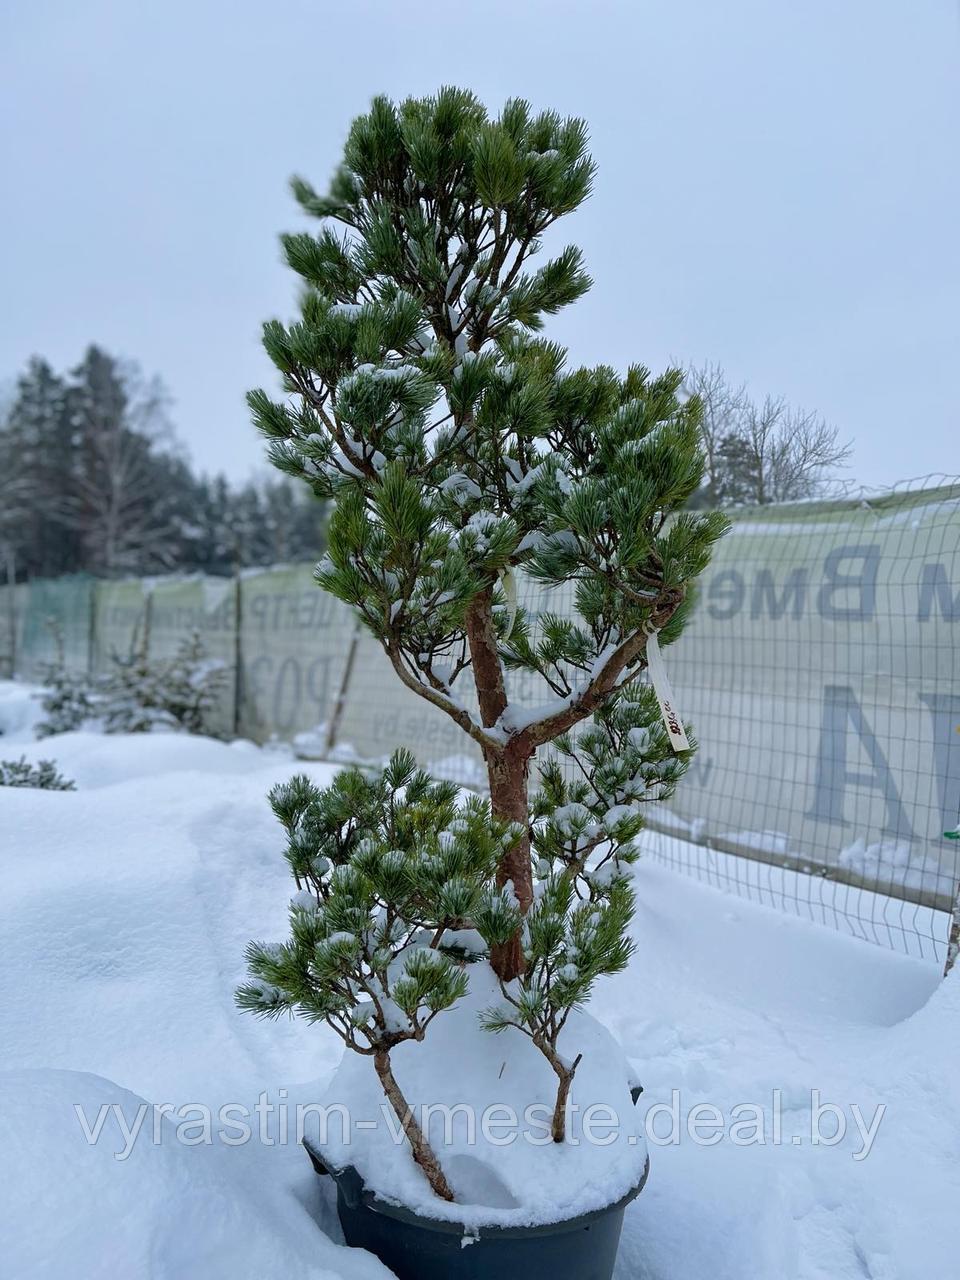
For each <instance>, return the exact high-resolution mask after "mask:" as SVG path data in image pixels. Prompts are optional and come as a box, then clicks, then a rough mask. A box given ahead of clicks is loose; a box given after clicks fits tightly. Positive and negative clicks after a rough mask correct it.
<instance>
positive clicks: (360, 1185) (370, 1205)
mask: <svg viewBox="0 0 960 1280" xmlns="http://www.w3.org/2000/svg"><path fill="white" fill-rule="evenodd" d="M304 1146H306V1148H307V1152H308V1154H309V1156H310V1159H311V1162H312V1164H313V1167H314V1169H315V1170H316V1171H317V1172H318V1173H320V1174H327V1173H329V1174H330V1175H331V1177H332V1178H333V1179H334V1181H335V1183H336V1187H337V1216H338V1217H339V1219H340V1225H341V1227H342V1228H343V1236H344V1239H345V1241H346V1242H347V1244H348V1245H351V1246H352V1247H354V1248H359V1249H368V1250H369V1251H370V1252H371V1253H373V1254H375V1255H376V1256H377V1257H378V1258H379V1259H380V1261H381V1262H382V1263H384V1265H385V1266H387V1267H389V1268H390V1270H391V1271H392V1272H393V1273H394V1275H395V1276H396V1277H397V1280H494V1278H496V1280H500V1277H503V1276H514V1275H522V1276H523V1277H524V1280H556V1278H557V1277H558V1276H563V1277H564V1280H609V1278H610V1276H612V1274H613V1268H614V1264H615V1263H616V1259H617V1248H618V1246H619V1244H620V1231H621V1228H622V1226H623V1211H624V1209H625V1208H626V1206H627V1205H628V1204H629V1203H630V1201H631V1200H634V1199H636V1197H637V1196H638V1195H639V1194H640V1192H641V1191H642V1190H643V1188H644V1185H645V1183H646V1181H647V1174H648V1172H649V1168H650V1162H649V1159H648V1160H647V1162H646V1164H645V1165H644V1170H643V1173H642V1175H641V1177H640V1181H639V1182H638V1183H637V1185H636V1186H635V1187H633V1188H631V1189H630V1190H629V1191H628V1192H627V1193H626V1194H625V1195H623V1196H621V1198H620V1199H619V1200H618V1201H616V1202H615V1203H614V1204H611V1205H608V1206H607V1207H606V1208H605V1209H594V1210H592V1211H591V1212H589V1213H582V1214H579V1215H578V1216H577V1217H575V1218H565V1219H563V1220H562V1221H560V1222H550V1223H545V1224H542V1225H540V1226H528V1227H498V1226H487V1227H473V1228H468V1227H467V1226H466V1225H465V1224H462V1223H457V1222H444V1221H442V1220H440V1219H437V1218H428V1217H425V1216H423V1215H421V1214H417V1213H413V1212H412V1211H411V1210H409V1209H405V1208H404V1207H403V1206H402V1205H396V1204H391V1203H389V1202H388V1201H384V1200H381V1199H379V1198H378V1197H377V1196H376V1194H375V1193H373V1192H371V1191H370V1190H369V1189H368V1188H367V1187H366V1186H365V1185H364V1181H363V1179H362V1178H361V1177H360V1175H359V1174H358V1173H357V1171H356V1169H354V1168H353V1167H352V1166H351V1165H348V1166H347V1167H346V1168H345V1169H339V1170H333V1169H327V1168H326V1167H325V1165H324V1164H323V1161H322V1157H321V1156H320V1154H319V1152H318V1151H317V1149H316V1148H315V1147H313V1146H312V1144H311V1143H310V1142H309V1141H308V1140H305V1142H304Z"/></svg>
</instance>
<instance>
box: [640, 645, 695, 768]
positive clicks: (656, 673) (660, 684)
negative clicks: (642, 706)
mask: <svg viewBox="0 0 960 1280" xmlns="http://www.w3.org/2000/svg"><path fill="white" fill-rule="evenodd" d="M647 670H648V671H649V672H650V683H651V684H652V685H653V691H654V693H655V694H656V695H657V701H658V702H659V703H660V714H661V715H662V716H663V723H664V724H665V725H666V726H667V733H668V734H669V735H670V745H671V746H672V747H673V749H674V751H689V750H690V743H689V742H688V741H687V735H686V734H685V733H684V731H683V721H682V720H681V719H680V713H679V711H677V709H676V707H675V706H674V702H673V690H672V689H671V688H670V681H669V679H668V678H667V668H666V667H665V666H664V662H663V654H662V653H661V652H660V642H659V641H658V640H657V633H656V632H655V631H653V632H651V634H650V635H649V636H648V637H647Z"/></svg>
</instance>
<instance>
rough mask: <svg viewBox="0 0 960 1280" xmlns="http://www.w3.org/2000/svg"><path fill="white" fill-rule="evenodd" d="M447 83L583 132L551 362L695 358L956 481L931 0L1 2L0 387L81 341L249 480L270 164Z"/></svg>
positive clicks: (958, 208) (273, 254) (954, 149)
mask: <svg viewBox="0 0 960 1280" xmlns="http://www.w3.org/2000/svg"><path fill="white" fill-rule="evenodd" d="M447 82H453V83H459V84H462V85H464V86H467V87H470V88H472V89H474V90H475V91H476V92H477V93H479V94H480V95H481V96H482V97H483V98H484V100H485V101H486V102H487V104H488V106H489V107H491V108H492V109H497V108H499V106H500V105H501V104H502V102H503V100H504V99H505V98H507V97H509V96H517V95H519V96H523V97H527V98H530V99H531V100H532V101H533V103H534V105H535V106H537V107H554V108H557V109H558V110H560V111H562V112H564V113H569V114H577V115H582V116H584V117H586V119H587V121H588V122H589V125H590V130H591V135H592V139H593V150H594V155H595V157H596V159H597V161H598V163H599V175H598V179H597V183H596V189H595V194H594V195H593V197H592V198H591V200H590V201H589V202H588V204H587V205H586V206H585V207H584V208H583V209H582V210H581V211H580V212H578V213H577V214H576V215H574V216H573V217H571V218H567V219H566V220H565V221H564V223H561V224H560V228H559V229H558V235H559V236H560V237H561V239H570V240H576V241H577V242H579V243H580V244H581V245H582V246H583V248H584V250H585V253H586V259H587V265H588V267H589V269H590V271H591V273H592V275H593V276H594V279H595V285H594V288H593V290H592V292H591V293H590V294H588V295H587V297H586V298H585V299H584V300H583V301H581V302H580V303H578V304H577V305H576V306H575V307H573V308H572V309H570V310H568V311H567V312H565V313H564V314H563V315H561V316H560V317H558V318H557V320H556V321H554V322H553V325H552V328H551V329H549V330H548V332H549V333H550V335H551V336H553V337H556V338H558V339H559V340H561V341H564V342H566V343H567V344H568V345H569V346H570V348H571V354H572V358H573V359H574V360H575V361H576V362H577V363H583V362H599V361H604V362H607V363H612V364H614V365H615V366H618V367H621V368H622V367H624V366H625V365H626V364H628V363H630V362H632V361H642V362H643V363H645V364H648V365H651V366H652V367H653V368H655V369H656V368H658V367H660V366H662V365H664V364H666V363H668V362H670V361H678V362H687V361H696V362H701V361H705V360H711V361H719V362H720V363H721V364H722V365H723V366H724V367H725V369H726V370H727V372H728V374H729V376H730V378H731V379H732V380H734V381H745V382H747V383H748V385H749V386H750V388H751V389H752V390H753V391H755V392H756V393H757V394H758V395H762V394H764V393H766V392H772V393H776V394H782V395H784V396H786V397H788V398H789V399H791V400H793V401H794V402H796V403H798V404H800V405H802V406H804V407H807V408H811V409H816V410H819V411H820V412H822V413H823V414H824V415H825V416H826V417H827V418H828V419H829V420H830V421H831V422H833V423H835V424H836V425H837V426H838V427H839V428H840V431H841V433H842V434H843V435H844V436H845V437H849V438H851V439H852V440H853V441H854V444H855V452H854V460H853V467H852V468H851V470H850V472H849V473H848V474H849V475H850V476H851V478H854V479H856V480H857V481H859V482H863V483H866V484H871V485H879V484H885V483H890V482H894V481H897V480H902V479H905V478H908V477H912V476H918V475H921V474H925V473H928V472H946V473H956V472H960V447H958V435H960V432H958V413H957V405H958V392H957V384H958V373H960V369H958V354H960V318H958V317H960V250H958V234H957V230H958V212H960V178H958V160H960V148H958V141H960V131H958V125H960V109H958V107H960V20H958V4H957V0H636V2H635V3H627V2H626V0H623V2H620V3H614V2H612V0H608V2H604V0H594V2H593V3H586V2H583V0H581V2H578V3H573V2H571V0H566V2H565V0H549V2H546V0H513V2H512V3H502V2H501V0H483V2H482V3H476V2H471V0H460V2H459V3H450V2H449V0H447V2H445V3H444V2H441V0H419V2H418V3H417V4H409V3H389V2H388V0H341V2H340V3H337V4H328V3H325V2H322V0H313V2H312V3H311V2H309V0H271V3H263V2H262V0H219V2H218V0H191V3H184V0H162V2H160V0H157V2H153V0H138V2H137V3H130V0H83V2H82V3H81V2H78V0H69V2H67V0H0V181H2V184H3V196H2V200H0V220H2V236H0V380H6V379H8V378H10V377H12V376H13V375H14V374H15V373H16V372H17V370H18V369H19V368H20V367H21V366H22V365H23V363H24V362H25V361H26V359H27V358H28V357H29V356H30V355H31V354H32V353H35V352H38V353H42V354H43V355H45V356H47V357H48V358H49V359H50V360H51V361H52V362H53V363H54V364H55V365H56V366H58V367H64V366H68V365H70V364H73V363H75V362H76V361H77V360H78V359H79V357H80V355H81V353H82V350H83V348H84V346H85V345H86V344H87V343H88V342H90V341H96V342H98V343H100V344H102V345H103V346H105V347H106V348H108V349H109V350H111V351H115V352H117V353H120V354H122V355H124V356H128V357H132V358H135V359H136V360H138V361H139V362H140V364H141V365H142V366H143V367H144V369H145V371H147V372H148V373H153V372H156V373H159V374H161V375H162V377H163V378H164V380H165V381H166V383H167V385H168V386H169V388H170V390H171V392H172V394H173V397H174V401H175V407H174V417H175V421H176V426H177V429H178V432H179V434H180V436H181V438H182V439H183V440H184V442H185V443H186V445H187V446H188V449H189V452H190V454H191V455H192V458H193V460H194V462H195V463H196V464H197V465H198V466H199V467H201V468H202V469H204V470H209V471H213V470H225V471H226V472H228V474H230V475H231V476H233V477H235V478H237V479H246V478H247V477H248V476H249V475H251V474H252V473H253V472H254V471H255V469H257V468H258V467H260V466H261V465H262V464H261V462H260V459H261V457H262V448H261V445H260V443H259V441H258V440H257V438H256V435H255V433H254V431H253V429H252V427H251V426H250V425H249V421H248V418H247V413H246V408H245V406H244V403H243V394H244V392H245V390H246V389H247V388H249V387H252V386H256V385H259V384H266V385H268V386H271V387H273V386H275V380H274V378H273V373H272V370H271V367H270V366H269V365H268V363H267V361H266V359H265V357H264V356H263V355H262V354H261V351H260V348H259V329H260V325H261V323H262V321H263V320H264V319H266V318H268V317H270V316H275V315H278V316H281V317H289V316H290V314H291V312H292V305H293V299H294V296H295V285H294V282H293V277H292V275H291V273H289V272H287V271H286V270H285V269H284V268H282V267H281V265H280V263H279V252H278V245H277V235H278V233H279V232H280V231H281V230H289V229H294V228H297V227H299V226H301V225H304V224H303V222H302V220H301V218H300V216H299V215H298V213H297V212H296V211H295V206H294V204H293V201H292V199H291V197H290V196H289V194H288V189H287V179H288V177H289V175H290V174H291V173H293V172H295V171H299V172H302V173H303V174H304V175H306V176H307V177H309V178H310V179H311V180H312V181H313V182H314V183H315V184H317V185H319V186H323V185H324V184H325V182H326V179H327V177H328V176H329V173H330V172H331V170H332V168H333V166H334V164H335V162H336V161H337V159H338V155H339V151H340V147H341V145H342V141H343V138H344V135H345V132H346V130H347V127H348V125H349V123H350V120H351V119H352V118H353V116H355V115H356V114H357V113H358V112H360V111H362V110H363V109H364V108H365V106H366V105H367V103H368V101H369V99H370V98H371V96H372V95H373V94H375V93H378V92H386V93H388V94H390V95H392V96H394V97H399V96H406V95H408V94H422V93H427V92H431V91H432V90H434V89H436V88H437V87H438V86H439V85H440V84H442V83H447Z"/></svg>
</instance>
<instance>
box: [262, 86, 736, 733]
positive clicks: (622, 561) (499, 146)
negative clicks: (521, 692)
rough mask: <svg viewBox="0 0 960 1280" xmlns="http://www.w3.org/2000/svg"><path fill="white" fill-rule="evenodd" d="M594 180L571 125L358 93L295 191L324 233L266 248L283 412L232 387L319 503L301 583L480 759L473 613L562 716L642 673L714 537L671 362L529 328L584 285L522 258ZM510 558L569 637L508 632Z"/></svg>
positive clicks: (578, 268) (525, 112) (573, 269)
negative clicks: (329, 173)
mask: <svg viewBox="0 0 960 1280" xmlns="http://www.w3.org/2000/svg"><path fill="white" fill-rule="evenodd" d="M592 181H593V164H592V161H591V160H590V157H589V155H588V153H587V136H586V128H585V126H584V124H583V122H582V121H579V120H563V119H561V118H560V117H559V116H558V115H556V114H555V113H553V112H541V113H539V114H537V113H534V112H533V111H532V109H531V108H530V106H529V105H528V104H527V103H525V102H522V101H519V100H514V101H511V102H509V103H508V104H507V105H506V107H505V108H504V110H503V112H502V113H501V114H500V116H499V117H497V118H495V119H492V118H490V117H489V116H488V114H487V112H486V110H485V109H484V107H483V106H482V105H481V104H480V103H479V102H478V100H477V99H476V98H475V97H474V96H473V95H472V94H470V93H467V92H464V91H462V90H458V89H443V90H441V91H440V93H438V94H437V95H436V96H435V97H432V98H423V99H410V100H408V101H406V102H404V103H402V104H400V105H399V106H395V105H394V104H392V103H391V102H389V101H387V100H386V99H376V100H375V102H374V104H373V106H372V107H371V110H370V112H369V113H368V114H367V115H365V116H362V117H360V118H359V119H358V120H356V121H355V122H354V125H353V127H352V129H351V132H350V136H349V138H348V141H347V144H346V148H345V152H344V160H343V164H342V165H341V167H340V168H339V169H338V171H337V174H336V175H335V178H334V180H333V183H332V185H331V188H330V192H329V194H328V195H327V196H320V195H318V194H317V193H316V192H315V191H314V190H313V188H312V187H310V186H309V184H308V183H306V182H305V181H303V180H302V179H297V180H296V181H295V182H294V193H295V195H296V197H297V199H298V201H299V203H300V204H301V207H302V208H304V209H305V210H306V211H307V212H308V213H311V214H314V215H316V216H317V217H319V218H321V219H322V220H323V223H324V225H323V227H322V229H321V231H320V232H319V234H317V235H311V234H310V233H307V232H301V233H297V234H293V235H287V236H284V237H283V247H284V252H285V255H286V259H287V262H288V264H289V265H290V266H291V267H292V268H293V270H294V271H295V272H296V273H297V274H298V275H299V276H300V277H301V280H302V283H303V288H302V295H301V296H302V301H301V315H300V318H299V319H298V320H297V321H296V322H295V323H293V324H291V325H284V324H281V323H280V322H279V321H271V322H270V323H269V324H267V325H266V327H265V329H264V344H265V346H266V349H267V351H268V353H269V355H270V356H271V358H272V359H273V361H274V363H275V364H276V365H277V367H278V368H279V370H280V371H281V373H282V375H283V380H284V385H285V389H286V391H287V392H288V393H289V397H290V398H289V399H287V400H285V401H275V400H272V399H271V398H270V397H269V396H268V395H267V394H266V393H265V392H263V391H256V392H253V393H252V394H251V396H250V397H249V399H250V406H251V409H252V411H253V415H254V419H255V421H256V423H257V426H258V427H259V429H260V430H261V432H262V433H263V434H264V435H265V436H266V437H267V439H268V440H269V441H270V452H271V458H272V460H273V462H274V463H275V465H276V466H277V467H279V468H280V469H281V470H282V471H284V472H286V473H287V474H289V475H291V476H295V477H298V478H300V479H301V480H303V481H304V482H305V483H306V484H308V485H309V486H310V487H311V488H312V489H313V491H314V492H315V493H316V494H318V495H319V496H321V497H324V498H332V499H333V500H334V504H335V505H334V511H333V515H332V517H331V522H330V528H329V551H328V556H327V558H326V559H325V560H324V561H323V562H322V564H321V566H320V568H319V569H318V574H317V576H318V581H319V582H320V584H321V586H323V587H324V588H325V589H326V590H328V591H331V592H332V593H333V594H334V595H336V596H337V597H338V598H340V599H342V600H344V601H346V602H347V603H349V604H350V605H352V606H353V607H354V608H355V609H356V610H357V611H358V613H359V615H360V617H361V619H362V620H363V622H364V624H365V625H366V626H367V627H368V628H369V629H370V630H371V631H372V632H373V633H374V635H376V636H377V638H378V639H379V640H380V641H381V643H382V644H383V645H384V647H385V649H386V651H387V653H388V655H389V656H390V658H391V660H392V662H393V664H394V666H395V668H396V670H397V672H398V674H399V675H400V677H401V678H402V679H403V680H404V681H405V683H407V684H408V685H409V687H411V688H413V689H414V691H415V692H417V693H419V694H421V696H423V697H425V698H427V699H428V700H429V701H431V702H433V703H434V704H435V705H438V706H440V707H442V708H443V709H444V710H446V711H448V713H449V714H451V715H453V716H454V718H455V719H457V720H458V722H459V723H460V724H461V725H462V726H463V727H464V728H465V729H466V730H467V732H469V733H471V735H472V736H473V737H474V738H475V739H476V740H477V741H478V742H480V743H481V745H483V746H484V747H487V746H494V747H496V746H500V745H502V742H503V734H507V735H509V734H510V732H511V727H510V722H509V720H506V721H503V722H502V723H501V724H499V725H498V726H496V728H497V730H498V732H496V733H491V732H488V730H489V729H491V728H493V727H494V726H489V725H482V724H479V723H478V722H477V721H476V719H475V718H473V717H472V716H468V715H467V714H466V713H465V712H463V711H462V705H463V700H462V699H460V698H459V697H458V696H457V695H456V694H455V693H454V689H453V686H454V685H455V684H456V682H457V681H458V680H459V679H460V678H461V676H462V673H463V672H464V671H465V670H467V668H468V667H469V666H470V657H469V652H468V644H467V613H468V610H469V609H470V607H471V605H473V604H475V603H476V602H477V601H478V600H480V601H486V602H487V603H489V604H490V605H491V606H500V607H498V608H495V609H494V619H495V623H494V625H495V627H496V629H497V631H498V633H499V641H500V651H501V652H500V658H501V661H502V663H503V664H504V666H505V667H506V668H508V669H509V668H512V669H521V670H526V671H529V672H534V673H537V674H539V675H540V676H541V677H542V679H543V681H544V683H545V685H546V687H547V689H548V690H551V691H553V693H554V694H555V695H556V696H557V697H558V699H564V700H567V701H568V702H569V704H570V705H569V706H568V707H567V708H566V709H565V712H566V714H565V717H564V719H565V720H569V719H570V717H571V716H573V717H574V720H573V721H572V722H571V723H573V722H575V720H576V719H582V718H584V717H586V716H588V715H589V714H591V713H592V711H593V710H594V709H595V705H596V704H597V702H598V701H603V700H605V698H606V697H607V696H610V695H611V694H612V692H613V691H614V690H615V687H616V686H617V685H618V684H620V683H621V682H622V680H623V679H624V678H629V677H630V676H633V675H636V674H639V672H640V670H641V669H642V667H643V649H644V642H645V641H644V637H645V630H646V629H647V628H649V627H652V626H656V627H658V628H662V627H664V626H665V625H666V624H667V623H669V621H670V619H671V618H673V617H674V615H675V613H676V612H677V610H678V608H679V607H680V605H681V603H682V601H683V599H684V598H685V596H686V594H687V590H688V586H689V584H690V582H691V580H692V579H693V578H695V577H696V575H697V574H698V573H699V572H700V571H701V570H702V569H703V567H704V566H705V564H706V563H707V561H708V559H709V554H710V548H711V546H712V544H713V542H714V541H715V540H716V539H717V538H718V537H719V536H720V534H721V533H722V532H723V530H724V528H725V520H724V518H723V517H722V516H718V515H716V514H714V513H709V514H704V513H691V512H688V511H684V510H683V508H684V507H685V505H686V503H687V501H688V499H689V498H690V495H691V494H692V493H693V492H694V491H695V490H696V489H697V487H698V485H699V484H700V481H701V478H702V474H703V459H702V456H701V453H700V448H699V428H700V405H699V401H697V400H696V398H693V399H684V398H683V397H682V395H681V393H680V389H681V383H682V380H683V374H682V371H681V370H679V369H673V370H668V371H667V372H666V373H664V374H662V375H660V376H658V377H654V376H652V375H651V374H650V373H649V371H648V370H646V369H644V368H643V367H642V366H635V367H632V368H630V369H629V370H628V371H627V373H626V374H625V375H624V376H620V375H618V374H617V373H616V372H615V371H614V370H613V369H611V368H609V367H606V366H599V367H597V368H576V367H570V365H569V362H568V360H567V355H566V352H565V351H564V350H563V349H562V348H561V347H559V346H557V345H556V344H555V343H552V342H549V341H547V340H546V339H544V338H541V337H538V336H535V335H536V334H537V333H538V332H539V331H540V330H541V329H542V328H543V324H544V319H545V317H546V316H549V315H552V314H554V313H555V312H557V311H558V310H560V309H561V308H562V307H564V306H566V305H568V304H569V303H571V302H573V301H575V300H576V299H577V298H578V297H580V296H581V295H582V294H583V293H584V292H585V291H586V289H587V288H588V287H589V283H590V281H589V278H588V276H587V275H586V273H585V271H584V269H583V266H582V263H581V257H580V253H579V251H578V250H577V249H575V248H573V247H567V248H565V249H562V250H561V251H560V252H559V253H558V254H556V256H554V257H553V258H550V259H548V260H547V261H545V262H544V263H543V265H542V266H537V265H536V262H537V259H538V258H539V256H540V255H541V254H542V252H543V247H544V241H543V237H544V235H545V233H547V232H548V231H549V229H550V228H551V227H552V226H553V224H554V223H555V222H556V221H557V220H558V219H559V218H560V217H562V216H563V215H564V214H566V213H569V212H570V211H571V210H573V209H575V208H576V207H577V206H578V205H579V204H580V203H581V202H582V201H583V200H584V199H585V197H586V196H587V195H588V194H589V192H590V189H591V185H592ZM337 224H339V226H340V228H341V230H339V231H338V230H336V229H335V228H336V225H337ZM518 568H522V569H524V570H525V571H526V572H527V573H528V574H529V575H530V576H531V577H533V578H535V579H536V580H538V581H539V582H540V583H542V584H544V585H545V586H546V587H548V588H549V587H560V586H563V585H564V584H568V583H569V584H572V587H573V590H574V594H575V602H576V609H577V613H578V615H579V616H578V620H577V622H576V623H565V624H558V625H555V626H553V627H552V628H551V629H550V631H549V633H548V634H546V635H545V636H544V638H543V639H542V640H541V641H539V642H535V641H534V639H533V637H532V635H531V631H530V628H529V624H528V620H527V618H526V617H525V615H524V614H523V613H522V612H519V613H518V614H517V616H516V618H515V619H514V620H513V623H512V629H511V631H510V634H509V638H508V637H507V635H506V630H507V620H508V617H509V613H510V611H509V610H508V609H507V608H506V607H505V597H504V594H503V592H502V590H501V586H500V582H501V579H502V578H503V577H504V575H506V574H507V573H509V572H512V571H513V570H515V569H518ZM676 630H677V629H676V628H674V629H673V630H672V631H670V632H669V633H668V634H665V635H664V637H663V640H664V642H668V641H669V640H670V639H672V638H673V636H674V634H676ZM578 712H579V713H580V714H579V715H578V714H577V713H578ZM568 727H571V726H570V724H568V723H563V724H562V725H560V727H559V730H558V727H557V724H555V723H552V722H550V723H546V724H544V725H543V726H542V727H540V726H538V727H537V728H536V729H531V728H530V727H529V726H527V728H528V730H529V732H528V737H529V738H530V740H531V743H532V745H533V746H534V747H535V746H537V745H540V744H542V743H543V742H546V741H549V740H550V739H551V738H552V737H554V736H556V733H557V732H558V731H563V730H565V729H566V728H568Z"/></svg>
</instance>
